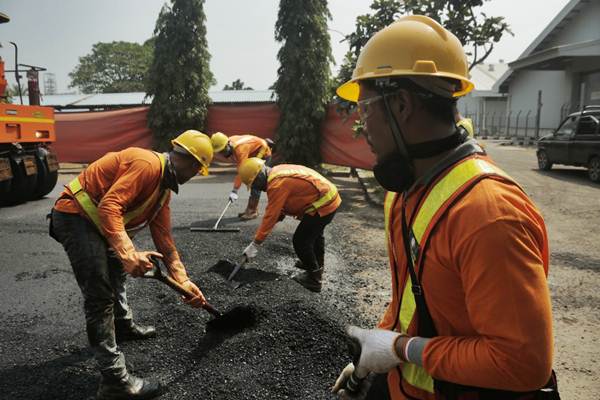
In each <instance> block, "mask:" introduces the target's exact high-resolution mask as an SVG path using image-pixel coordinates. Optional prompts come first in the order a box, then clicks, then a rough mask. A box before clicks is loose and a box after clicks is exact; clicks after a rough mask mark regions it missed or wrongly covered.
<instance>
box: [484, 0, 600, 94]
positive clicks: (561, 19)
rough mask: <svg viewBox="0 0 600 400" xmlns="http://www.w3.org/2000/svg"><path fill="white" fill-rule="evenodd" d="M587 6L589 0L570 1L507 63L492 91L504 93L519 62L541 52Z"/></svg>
mask: <svg viewBox="0 0 600 400" xmlns="http://www.w3.org/2000/svg"><path fill="white" fill-rule="evenodd" d="M587 4H589V0H571V1H569V2H568V3H567V4H566V5H565V6H564V7H563V9H562V10H560V12H559V13H558V14H557V15H556V17H554V19H552V21H550V23H549V24H548V26H546V28H545V29H544V30H543V31H542V32H541V33H540V34H539V35H538V36H537V37H536V38H535V39H534V40H533V42H531V44H530V45H529V46H528V47H527V48H526V49H525V51H523V53H522V54H521V55H520V56H519V58H518V59H517V60H515V61H513V62H512V63H509V67H510V68H509V69H508V70H507V71H506V72H505V73H504V74H503V75H502V76H501V77H500V79H498V81H497V82H496V83H495V84H494V90H496V91H499V92H500V91H506V90H507V88H508V87H507V84H508V82H509V81H510V79H511V77H512V74H513V72H514V71H515V70H516V69H518V65H519V64H517V63H518V62H519V61H521V60H523V59H525V58H527V57H529V56H531V55H533V54H534V53H537V52H539V51H542V50H543V49H544V48H545V47H546V46H547V45H548V43H550V42H551V41H552V40H553V39H554V38H556V36H557V35H558V34H559V33H560V31H562V30H563V28H564V27H565V25H566V24H568V23H570V22H571V20H572V19H573V17H574V16H575V15H576V14H577V13H579V11H580V10H581V8H583V7H585V6H586V5H587Z"/></svg>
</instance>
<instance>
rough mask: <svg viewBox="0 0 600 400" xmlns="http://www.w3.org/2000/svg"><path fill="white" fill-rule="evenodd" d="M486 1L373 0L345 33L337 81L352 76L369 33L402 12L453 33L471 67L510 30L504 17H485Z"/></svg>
mask: <svg viewBox="0 0 600 400" xmlns="http://www.w3.org/2000/svg"><path fill="white" fill-rule="evenodd" d="M486 1H490V0H403V1H399V0H374V1H373V3H372V4H371V9H372V10H373V13H372V14H365V15H360V16H358V17H357V18H356V30H355V31H354V32H352V33H351V34H349V35H347V36H346V41H348V45H349V47H350V49H349V51H348V52H347V53H346V56H345V58H344V63H343V64H342V66H341V68H340V71H339V73H338V77H337V80H338V83H343V82H346V81H348V80H349V79H350V78H351V77H352V71H353V70H354V66H355V65H356V60H357V59H358V55H359V54H360V51H361V50H362V48H363V46H364V45H365V44H366V43H367V41H368V40H369V39H370V38H371V36H373V35H374V34H375V33H376V32H377V31H379V30H381V29H383V28H384V27H386V26H387V25H389V24H391V23H392V22H394V21H395V20H396V19H397V18H398V17H399V16H400V15H403V14H406V15H408V14H421V15H426V16H428V17H431V18H433V19H434V20H436V21H438V22H439V23H440V24H441V25H442V26H444V27H445V28H447V29H448V30H449V31H451V32H452V33H454V34H455V35H456V37H457V38H458V39H459V40H460V42H461V43H462V44H463V46H465V47H466V49H468V50H469V51H467V56H468V57H469V69H472V68H473V67H474V66H475V65H477V64H480V63H482V62H484V61H485V60H486V58H487V57H488V56H489V55H490V54H491V52H492V50H493V48H494V43H498V42H499V41H500V38H501V37H502V35H503V34H504V33H505V32H508V33H510V34H512V32H511V31H510V29H509V26H508V24H507V23H506V22H505V21H504V17H488V16H487V15H486V14H485V13H483V12H480V10H479V8H480V7H481V6H483V3H484V2H486Z"/></svg>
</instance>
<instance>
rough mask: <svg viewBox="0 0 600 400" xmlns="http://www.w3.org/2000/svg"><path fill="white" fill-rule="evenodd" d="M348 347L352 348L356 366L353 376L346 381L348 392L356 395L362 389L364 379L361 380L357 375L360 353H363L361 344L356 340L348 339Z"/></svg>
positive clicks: (353, 360) (353, 361)
mask: <svg viewBox="0 0 600 400" xmlns="http://www.w3.org/2000/svg"><path fill="white" fill-rule="evenodd" d="M348 347H349V348H350V352H351V353H352V363H353V364H354V371H352V375H350V377H349V378H348V380H347V381H346V390H347V391H349V392H350V393H356V392H357V391H358V389H359V388H360V384H361V382H362V381H363V380H364V378H360V377H359V376H358V375H357V374H356V369H357V368H358V362H359V361H360V353H361V351H362V349H361V346H360V342H359V341H358V340H356V339H355V338H352V337H350V338H348Z"/></svg>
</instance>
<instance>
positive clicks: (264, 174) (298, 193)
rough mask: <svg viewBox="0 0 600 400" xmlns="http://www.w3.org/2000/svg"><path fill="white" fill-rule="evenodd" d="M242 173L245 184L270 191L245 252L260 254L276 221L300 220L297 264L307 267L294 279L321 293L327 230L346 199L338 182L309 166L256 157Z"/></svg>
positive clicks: (245, 164) (296, 236)
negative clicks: (270, 162) (274, 163)
mask: <svg viewBox="0 0 600 400" xmlns="http://www.w3.org/2000/svg"><path fill="white" fill-rule="evenodd" d="M239 174H240V179H241V180H242V182H243V183H245V184H246V185H247V186H249V187H252V189H253V190H261V191H264V192H267V198H268V203H267V208H266V210H265V215H264V217H263V220H262V223H261V224H260V227H259V228H258V230H257V231H256V234H255V235H254V240H253V241H252V243H250V244H249V245H248V247H246V249H245V250H244V255H245V256H246V257H247V258H248V259H252V258H254V257H256V255H257V253H258V249H259V247H260V245H261V244H262V243H263V242H264V240H265V239H266V238H267V236H268V235H269V234H270V233H271V231H272V230H273V227H274V226H275V224H277V222H278V221H281V220H283V219H284V218H285V216H286V215H291V216H293V217H295V218H297V219H299V220H300V224H299V225H298V227H297V228H296V232H294V237H293V240H292V242H293V244H294V250H295V251H296V255H297V256H298V259H299V261H298V262H297V263H296V264H295V265H294V266H295V267H297V268H300V269H302V270H304V271H303V272H300V273H298V274H296V275H294V276H293V279H294V280H295V281H296V282H298V283H299V284H301V285H302V286H304V287H305V288H306V289H308V290H310V291H313V292H320V291H321V287H322V277H323V270H324V267H325V239H324V237H323V231H324V229H325V227H326V226H327V225H328V224H329V223H331V221H332V220H333V217H334V215H335V212H336V210H337V208H338V207H339V206H340V204H341V202H342V200H341V198H340V195H339V194H338V190H337V188H336V187H335V185H334V184H333V183H331V182H329V181H328V180H327V179H325V178H324V177H323V176H321V175H320V174H319V173H318V172H316V171H314V170H312V169H310V168H308V167H305V166H302V165H291V164H281V165H277V166H275V167H273V168H271V167H269V166H268V165H266V163H265V161H264V160H261V159H260V158H256V157H255V158H249V159H247V160H245V161H244V162H243V163H242V165H240V168H239Z"/></svg>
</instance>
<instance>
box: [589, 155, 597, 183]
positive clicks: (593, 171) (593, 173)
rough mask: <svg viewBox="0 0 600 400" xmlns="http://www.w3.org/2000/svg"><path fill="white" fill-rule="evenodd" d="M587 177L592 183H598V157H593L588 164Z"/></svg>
mask: <svg viewBox="0 0 600 400" xmlns="http://www.w3.org/2000/svg"><path fill="white" fill-rule="evenodd" d="M588 176H589V177H590V180H591V181H592V182H600V157H593V158H592V159H591V160H590V163H589V164H588Z"/></svg>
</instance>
